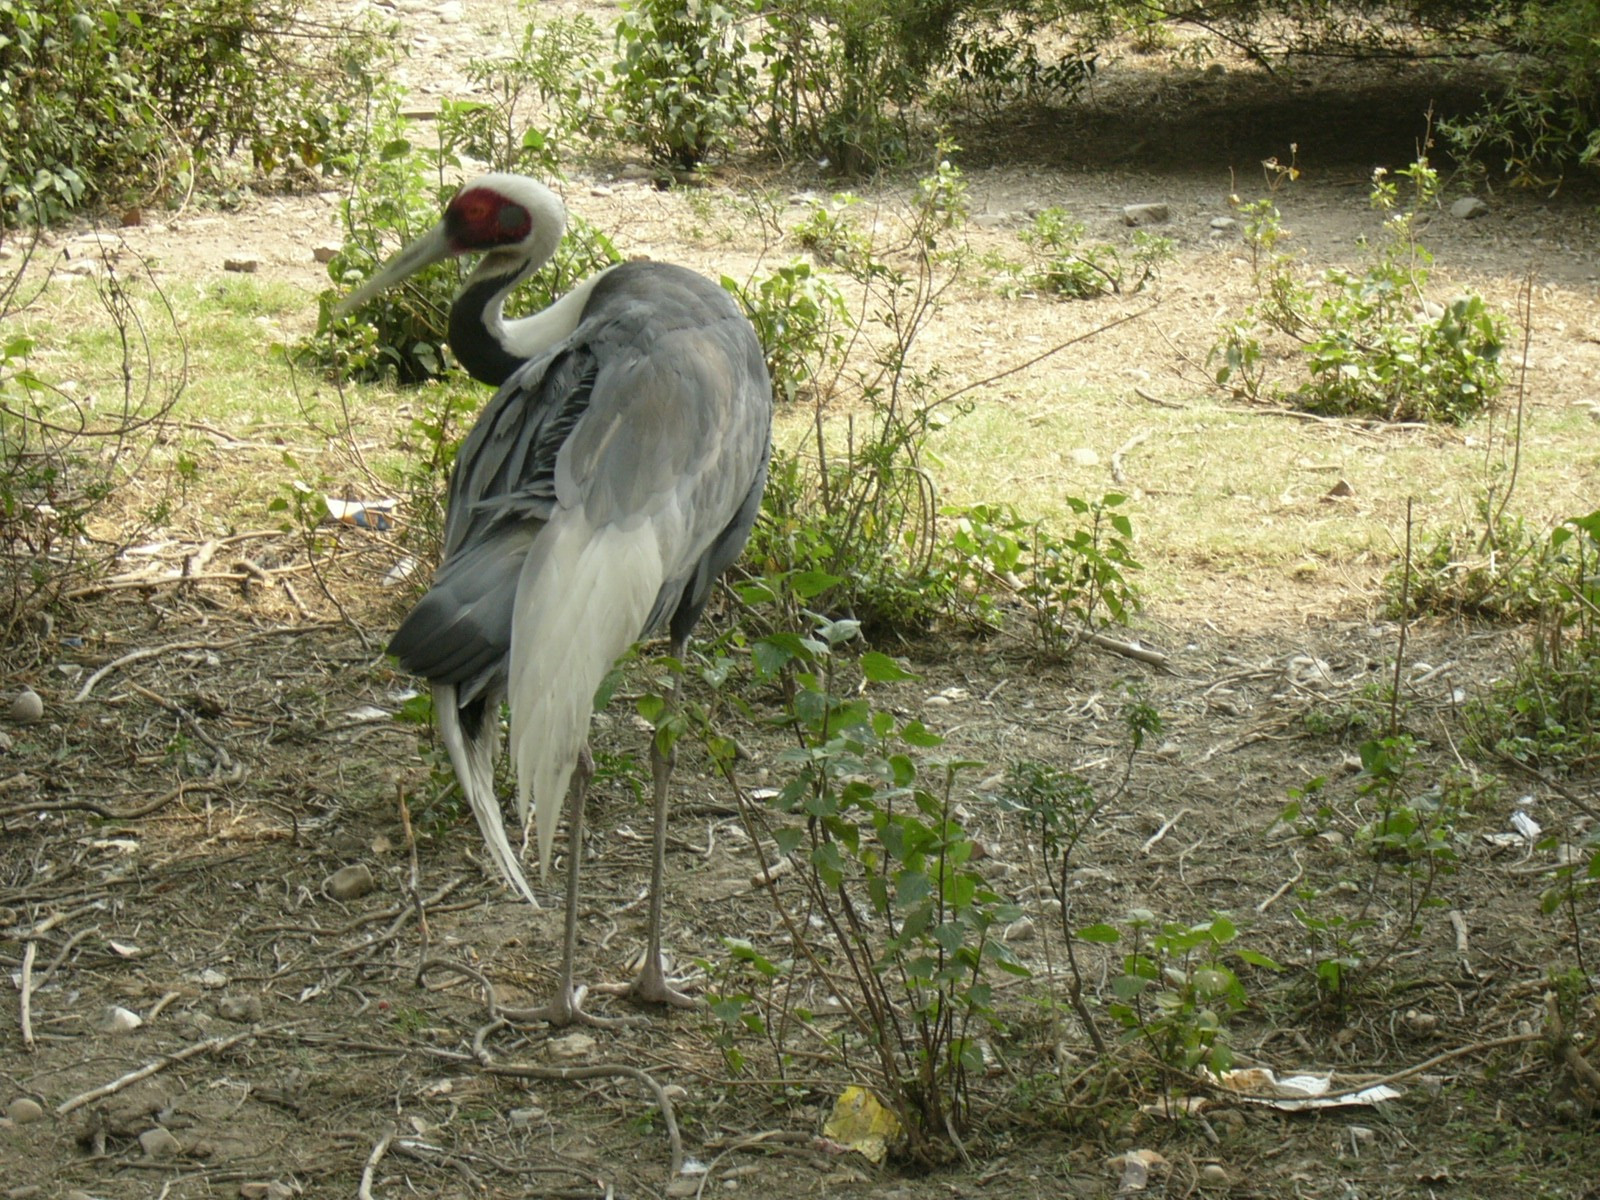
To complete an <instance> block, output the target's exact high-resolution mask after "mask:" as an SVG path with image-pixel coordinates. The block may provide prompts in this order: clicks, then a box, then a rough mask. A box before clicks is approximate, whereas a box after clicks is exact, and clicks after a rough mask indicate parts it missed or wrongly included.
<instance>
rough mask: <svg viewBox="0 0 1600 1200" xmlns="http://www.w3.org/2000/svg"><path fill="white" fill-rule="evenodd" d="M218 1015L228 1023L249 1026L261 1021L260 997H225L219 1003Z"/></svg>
mask: <svg viewBox="0 0 1600 1200" xmlns="http://www.w3.org/2000/svg"><path fill="white" fill-rule="evenodd" d="M217 1014H218V1015H219V1016H221V1017H222V1018H223V1019H225V1020H228V1021H237V1022H239V1023H240V1024H241V1025H248V1024H250V1023H251V1022H253V1021H259V1020H261V997H260V996H248V995H247V996H239V995H228V996H223V997H222V998H221V999H220V1000H218V1001H217Z"/></svg>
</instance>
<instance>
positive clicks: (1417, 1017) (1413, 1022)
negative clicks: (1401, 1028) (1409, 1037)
mask: <svg viewBox="0 0 1600 1200" xmlns="http://www.w3.org/2000/svg"><path fill="white" fill-rule="evenodd" d="M1401 1021H1402V1023H1404V1025H1405V1027H1406V1028H1407V1029H1409V1030H1410V1031H1411V1032H1412V1033H1415V1034H1419V1035H1422V1036H1428V1035H1431V1034H1433V1033H1436V1032H1438V1029H1439V1018H1438V1017H1436V1016H1434V1015H1433V1014H1432V1013H1425V1012H1418V1011H1417V1010H1416V1009H1414V1008H1408V1009H1406V1015H1405V1016H1404V1017H1402V1018H1401Z"/></svg>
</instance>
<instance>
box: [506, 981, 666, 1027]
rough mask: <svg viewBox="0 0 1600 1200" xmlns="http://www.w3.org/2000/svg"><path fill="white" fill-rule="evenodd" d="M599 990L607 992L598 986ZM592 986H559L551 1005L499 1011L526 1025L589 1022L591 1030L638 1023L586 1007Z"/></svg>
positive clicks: (634, 1018) (586, 1023)
mask: <svg viewBox="0 0 1600 1200" xmlns="http://www.w3.org/2000/svg"><path fill="white" fill-rule="evenodd" d="M595 990H596V991H605V989H604V988H596V989H595ZM588 991H589V989H588V988H584V987H577V988H575V987H571V986H570V985H569V986H567V987H560V988H557V989H556V994H555V995H554V996H552V997H551V998H550V1003H549V1004H541V1005H540V1006H539V1007H538V1008H502V1009H501V1010H500V1014H501V1015H502V1016H503V1017H505V1018H506V1019H507V1020H508V1021H515V1022H516V1023H518V1024H526V1023H531V1022H534V1021H543V1022H544V1023H545V1024H547V1025H552V1026H555V1027H556V1028H558V1029H564V1028H566V1027H567V1026H568V1025H587V1026H589V1027H590V1028H591V1029H625V1028H627V1027H628V1026H630V1025H638V1024H639V1023H640V1020H639V1018H638V1017H601V1016H596V1015H595V1014H594V1013H592V1012H590V1011H589V1010H588V1009H586V1008H584V1007H583V998H584V996H586V995H587V994H588Z"/></svg>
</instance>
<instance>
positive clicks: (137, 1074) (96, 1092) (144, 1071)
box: [56, 1025, 288, 1117]
mask: <svg viewBox="0 0 1600 1200" xmlns="http://www.w3.org/2000/svg"><path fill="white" fill-rule="evenodd" d="M287 1028H288V1026H287V1025H252V1026H251V1027H250V1028H249V1029H246V1030H245V1031H244V1032H243V1033H233V1034H229V1035H228V1036H227V1037H214V1038H207V1039H206V1040H205V1041H203V1042H196V1043H194V1044H193V1045H192V1046H185V1047H184V1048H183V1049H182V1050H179V1051H177V1052H176V1053H174V1054H169V1055H167V1056H166V1057H165V1058H158V1059H156V1060H155V1061H154V1062H148V1063H145V1065H144V1066H142V1067H140V1068H139V1069H138V1070H136V1071H129V1072H128V1073H127V1074H126V1075H119V1076H118V1077H117V1078H116V1079H113V1080H112V1081H111V1082H110V1083H102V1084H101V1085H100V1086H99V1087H96V1088H90V1089H89V1090H88V1091H87V1092H79V1093H78V1094H77V1095H76V1096H74V1097H72V1099H70V1100H63V1101H62V1102H61V1103H60V1104H58V1105H56V1116H58V1117H64V1116H66V1115H67V1114H68V1113H70V1112H73V1111H75V1110H76V1109H80V1108H82V1107H83V1106H84V1105H85V1104H93V1103H94V1102H95V1101H96V1100H103V1099H105V1098H106V1097H107V1096H114V1095H116V1093H118V1092H120V1091H121V1090H122V1089H123V1088H125V1087H127V1086H128V1085H129V1084H134V1083H138V1082H139V1081H140V1080H141V1079H149V1078H150V1076H152V1075H158V1074H160V1073H161V1072H162V1071H165V1070H166V1069H167V1068H168V1067H173V1066H176V1065H177V1064H178V1063H181V1062H183V1061H185V1060H186V1059H190V1058H196V1057H198V1056H200V1055H202V1054H215V1053H216V1052H217V1051H219V1050H226V1049H228V1048H229V1047H230V1046H237V1045H238V1044H239V1043H240V1042H247V1041H250V1040H251V1039H252V1038H258V1037H261V1036H262V1035H264V1034H268V1033H277V1032H278V1031H279V1030H282V1029H287Z"/></svg>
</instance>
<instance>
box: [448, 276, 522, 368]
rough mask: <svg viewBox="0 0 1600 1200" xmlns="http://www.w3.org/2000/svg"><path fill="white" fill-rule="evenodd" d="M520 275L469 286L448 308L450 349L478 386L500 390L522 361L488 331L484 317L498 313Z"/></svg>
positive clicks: (497, 278)
mask: <svg viewBox="0 0 1600 1200" xmlns="http://www.w3.org/2000/svg"><path fill="white" fill-rule="evenodd" d="M521 274H522V272H521V271H518V272H517V273H516V274H515V275H510V276H508V275H499V276H491V277H490V278H488V279H483V280H479V281H478V282H476V283H470V284H468V285H467V286H466V287H464V288H462V289H461V292H460V294H459V295H457V296H456V298H455V303H453V304H452V305H451V306H450V333H449V338H450V349H451V350H453V351H454V352H455V356H456V358H457V359H459V360H460V362H461V365H462V366H463V367H465V368H466V369H467V374H468V375H471V376H472V377H473V378H474V379H476V380H477V381H478V382H479V383H487V384H489V385H490V386H491V387H499V386H500V385H501V384H502V383H504V382H505V381H506V380H507V379H510V378H511V376H512V374H513V373H514V372H515V371H516V370H517V368H518V367H520V366H522V359H520V358H518V357H517V356H516V355H514V354H512V353H511V352H510V351H509V350H507V349H506V347H505V345H504V344H503V343H502V342H501V341H500V339H499V337H498V336H496V334H495V332H494V331H492V330H491V329H490V328H489V323H488V322H487V321H485V320H484V314H485V313H487V312H488V311H489V310H490V309H491V308H493V309H494V310H495V311H496V312H498V311H499V305H500V301H501V299H503V298H504V296H505V293H506V292H507V291H509V290H510V289H511V287H512V286H513V285H514V284H515V283H516V281H517V278H518V277H520V276H521Z"/></svg>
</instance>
